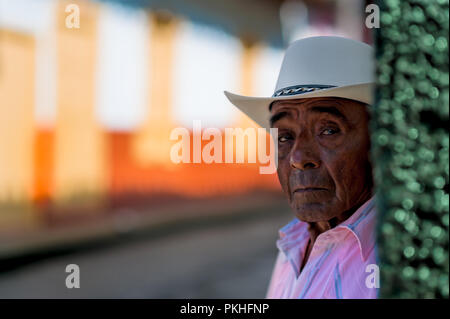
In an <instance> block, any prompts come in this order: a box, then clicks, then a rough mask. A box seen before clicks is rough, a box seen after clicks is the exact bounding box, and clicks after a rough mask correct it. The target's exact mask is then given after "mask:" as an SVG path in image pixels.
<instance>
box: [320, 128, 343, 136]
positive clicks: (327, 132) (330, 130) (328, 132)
mask: <svg viewBox="0 0 450 319" xmlns="http://www.w3.org/2000/svg"><path fill="white" fill-rule="evenodd" d="M336 133H339V129H334V128H327V129H324V130H323V131H322V132H321V133H320V135H333V134H336Z"/></svg>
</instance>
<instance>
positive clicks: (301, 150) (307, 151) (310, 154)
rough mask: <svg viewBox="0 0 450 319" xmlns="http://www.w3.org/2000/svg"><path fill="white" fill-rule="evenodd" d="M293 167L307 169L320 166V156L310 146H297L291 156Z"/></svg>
mask: <svg viewBox="0 0 450 319" xmlns="http://www.w3.org/2000/svg"><path fill="white" fill-rule="evenodd" d="M290 164H291V167H292V168H296V169H299V170H302V171H304V170H307V169H313V168H319V167H320V158H319V156H318V155H317V153H316V152H315V151H314V150H313V149H312V148H311V147H309V146H305V145H303V146H297V145H296V147H295V148H294V149H293V150H292V153H291V157H290Z"/></svg>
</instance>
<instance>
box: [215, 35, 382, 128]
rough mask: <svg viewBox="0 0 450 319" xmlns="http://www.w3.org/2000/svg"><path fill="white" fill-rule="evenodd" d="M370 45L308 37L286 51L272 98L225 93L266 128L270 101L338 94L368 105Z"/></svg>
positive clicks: (371, 66)
mask: <svg viewBox="0 0 450 319" xmlns="http://www.w3.org/2000/svg"><path fill="white" fill-rule="evenodd" d="M373 83H374V56H373V48H372V47H371V46H370V45H368V44H366V43H363V42H359V41H355V40H351V39H347V38H343V37H332V36H322V37H311V38H305V39H301V40H297V41H295V42H293V43H292V44H291V45H290V46H289V47H288V48H287V50H286V53H285V55H284V59H283V63H282V65H281V69H280V74H279V75H278V81H277V84H276V88H275V93H274V94H273V96H272V97H251V96H243V95H237V94H233V93H230V92H228V91H225V92H224V93H225V95H226V96H227V98H228V99H229V100H230V102H231V103H233V104H234V105H235V106H236V107H237V108H239V109H240V110H241V111H242V112H244V113H245V114H247V115H248V116H249V117H250V118H251V119H252V120H253V121H255V122H256V123H258V124H259V125H261V126H262V127H266V128H268V127H269V120H268V119H269V115H270V113H269V106H270V104H271V103H272V102H274V101H279V100H291V99H305V98H312V97H341V98H347V99H351V100H356V101H360V102H363V103H366V104H372V89H373Z"/></svg>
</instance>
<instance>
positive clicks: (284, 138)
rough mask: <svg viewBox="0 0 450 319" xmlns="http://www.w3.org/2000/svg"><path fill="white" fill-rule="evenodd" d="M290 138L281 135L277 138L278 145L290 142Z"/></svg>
mask: <svg viewBox="0 0 450 319" xmlns="http://www.w3.org/2000/svg"><path fill="white" fill-rule="evenodd" d="M291 139H292V138H291V137H290V136H289V135H281V136H279V137H278V142H279V143H286V142H287V141H289V140H291Z"/></svg>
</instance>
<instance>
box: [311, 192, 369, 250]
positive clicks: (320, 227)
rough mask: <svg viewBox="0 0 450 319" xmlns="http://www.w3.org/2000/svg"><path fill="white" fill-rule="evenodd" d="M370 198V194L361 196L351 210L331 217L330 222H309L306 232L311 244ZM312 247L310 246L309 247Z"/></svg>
mask: <svg viewBox="0 0 450 319" xmlns="http://www.w3.org/2000/svg"><path fill="white" fill-rule="evenodd" d="M371 197H372V192H368V193H366V194H364V195H363V196H361V199H360V200H359V201H358V202H357V204H356V205H355V206H353V207H352V208H351V209H349V210H347V211H344V212H343V213H341V214H340V215H339V216H336V217H333V218H331V219H330V220H326V221H318V222H310V223H308V224H309V227H308V231H309V234H310V238H311V244H314V242H315V241H316V238H317V237H318V236H319V235H320V234H321V233H323V232H326V231H327V230H330V229H332V228H334V227H336V226H337V225H339V224H340V223H342V222H343V221H345V220H347V219H348V218H349V217H350V216H352V215H353V214H354V213H355V212H356V211H357V210H358V209H359V208H360V207H361V206H362V205H363V204H364V203H365V202H367V201H368V200H369V199H370V198H371ZM311 246H312V245H311Z"/></svg>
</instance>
